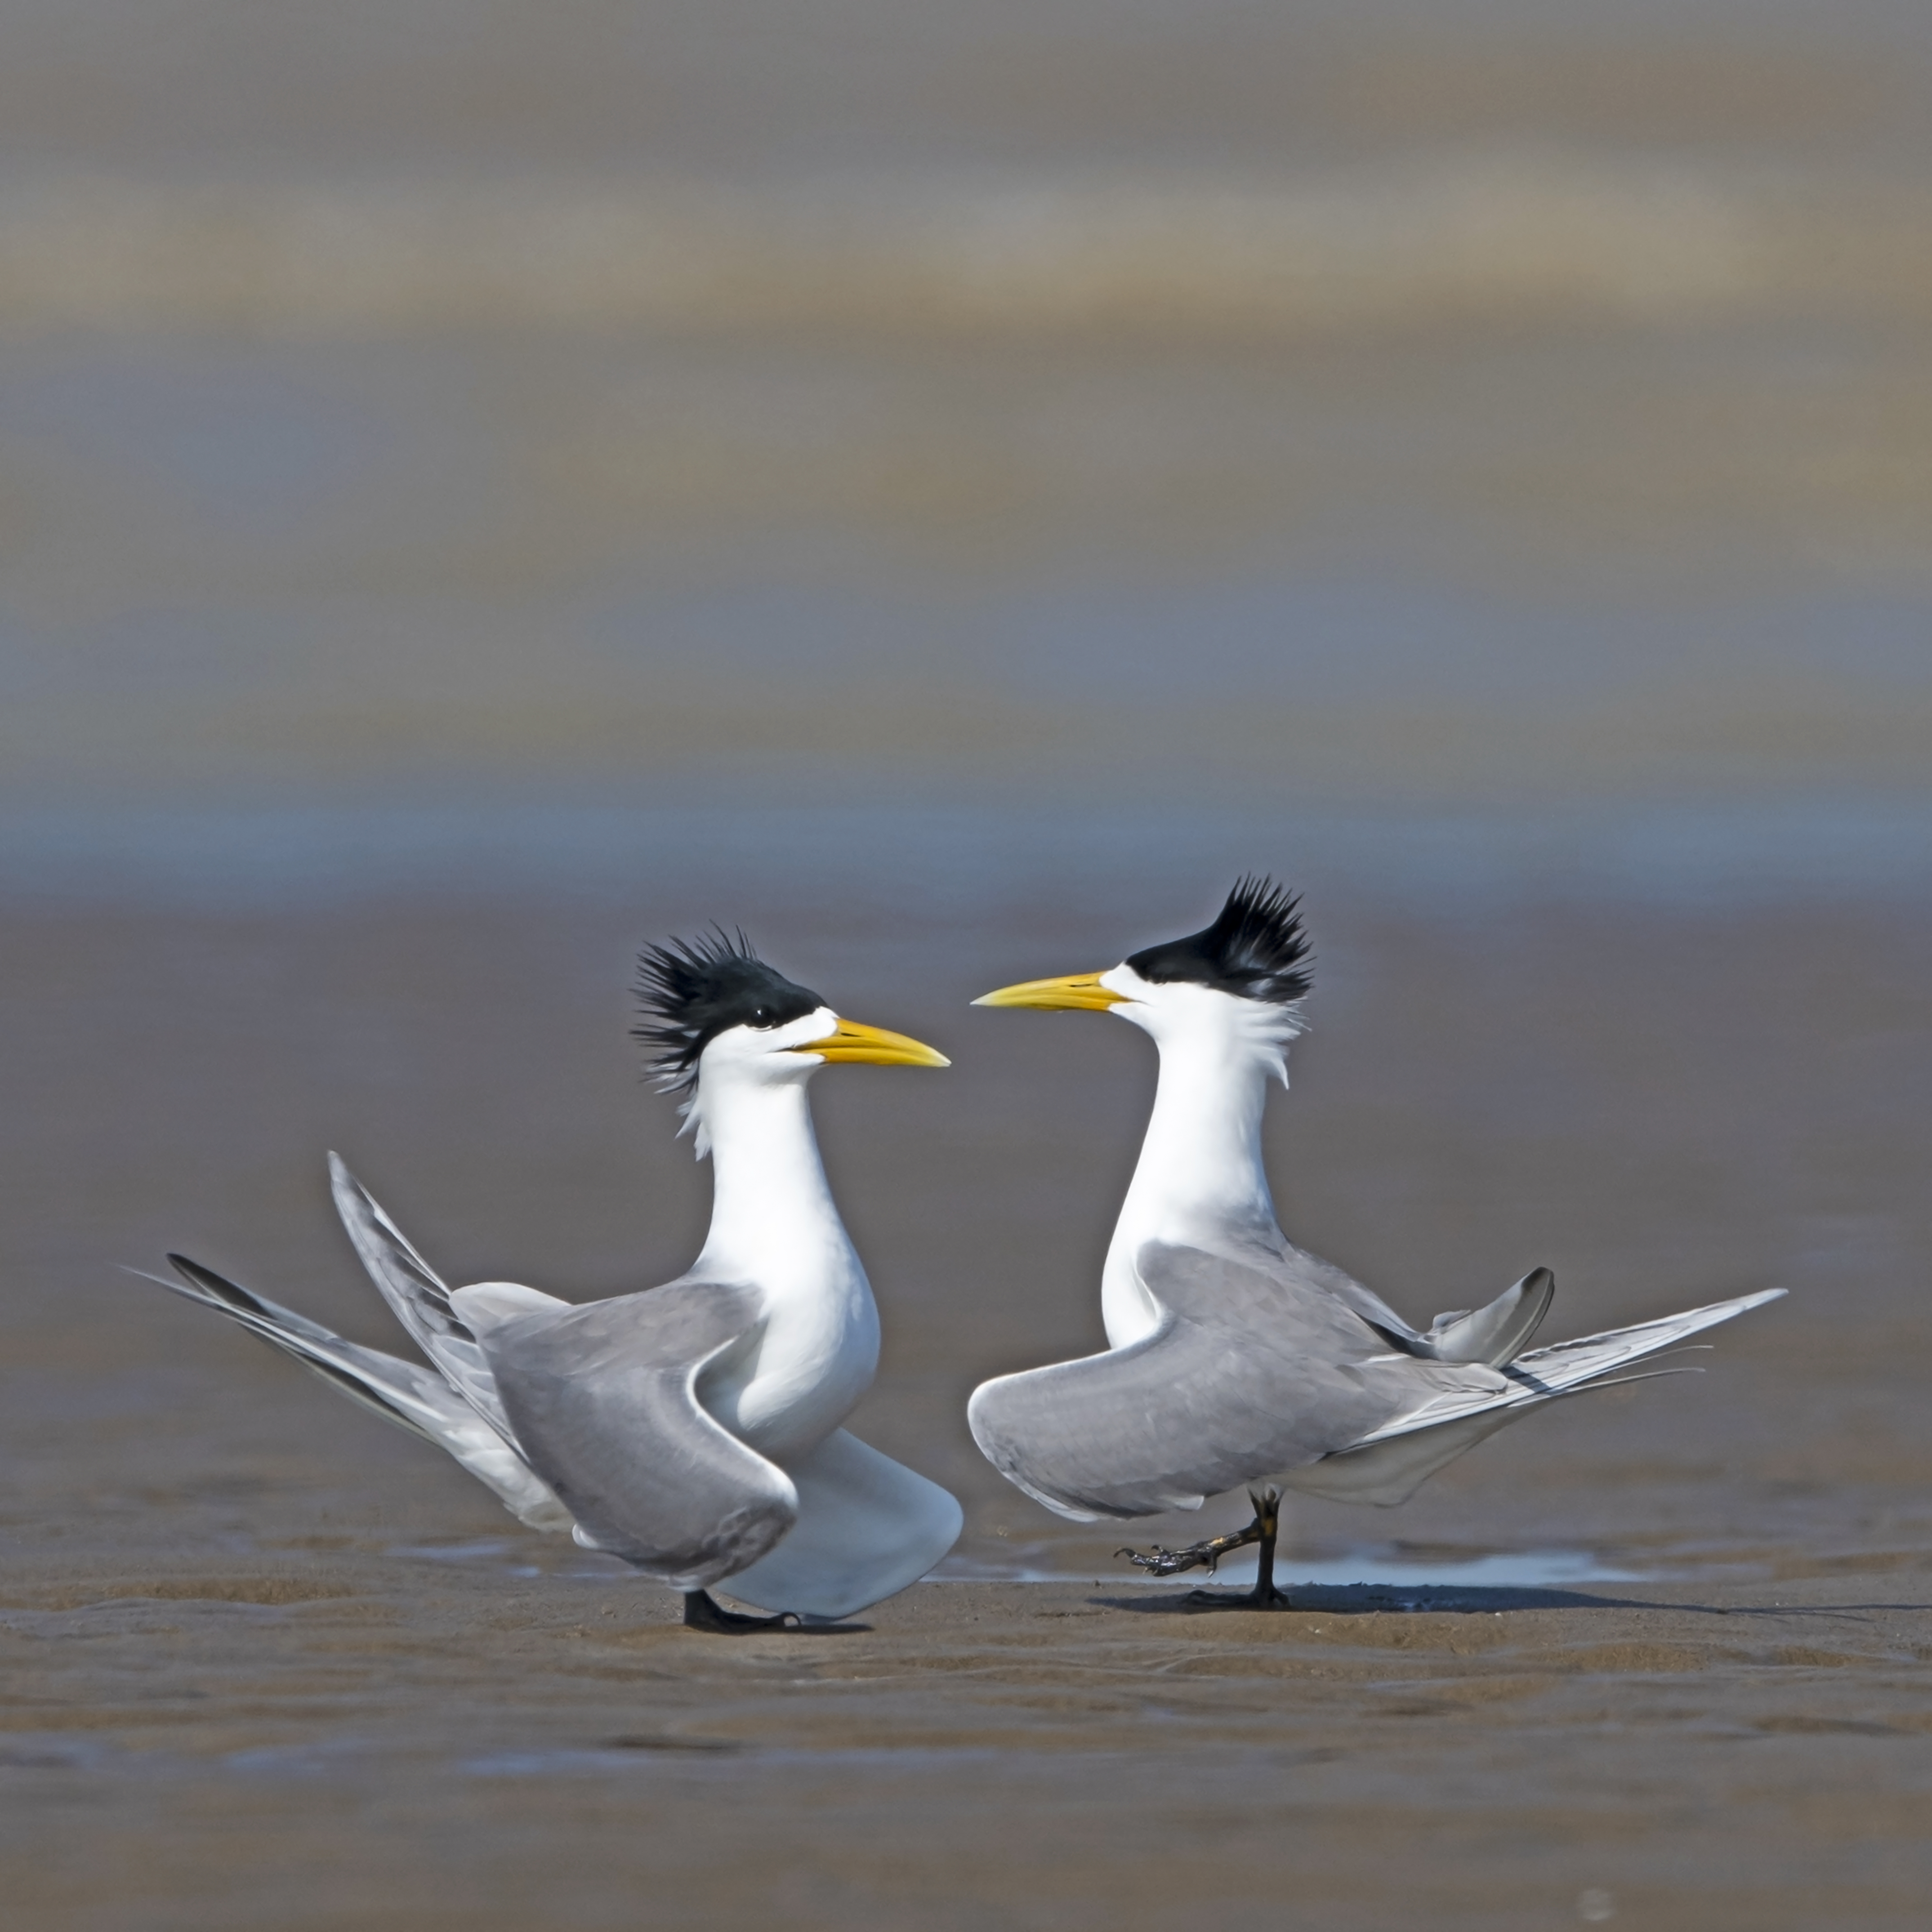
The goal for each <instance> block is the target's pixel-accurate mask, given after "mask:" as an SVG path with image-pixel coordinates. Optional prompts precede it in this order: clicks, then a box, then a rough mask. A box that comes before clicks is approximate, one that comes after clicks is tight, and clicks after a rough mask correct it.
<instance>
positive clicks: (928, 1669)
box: [0, 1534, 1932, 1932]
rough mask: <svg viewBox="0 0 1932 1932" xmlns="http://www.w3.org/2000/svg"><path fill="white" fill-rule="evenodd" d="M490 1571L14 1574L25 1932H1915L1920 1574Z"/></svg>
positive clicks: (334, 1552)
mask: <svg viewBox="0 0 1932 1932" xmlns="http://www.w3.org/2000/svg"><path fill="white" fill-rule="evenodd" d="M495 1567H496V1570H497V1574H489V1569H490V1566H487V1565H478V1564H476V1563H475V1562H470V1563H463V1562H448V1561H439V1560H438V1559H437V1558H435V1557H434V1556H431V1555H430V1554H429V1553H428V1552H427V1551H425V1550H417V1551H415V1552H412V1553H408V1554H406V1555H398V1554H397V1553H395V1551H394V1550H393V1549H391V1550H383V1549H381V1548H378V1547H372V1546H371V1544H370V1543H369V1542H368V1541H367V1540H366V1539H365V1538H359V1537H356V1536H354V1535H349V1534H338V1535H334V1536H331V1535H320V1534H318V1535H308V1536H302V1537H297V1538H290V1539H289V1540H288V1541H287V1542H286V1543H285V1544H282V1545H281V1546H280V1547H275V1548H274V1549H272V1550H262V1551H260V1552H259V1553H257V1554H256V1555H255V1556H254V1558H253V1560H248V1559H243V1558H242V1557H241V1556H239V1554H237V1553H220V1552H217V1551H215V1550H208V1551H207V1552H205V1553H197V1557H196V1559H191V1560H184V1559H183V1558H182V1557H181V1556H179V1555H177V1556H175V1558H174V1559H173V1560H172V1561H170V1560H167V1559H164V1558H162V1557H160V1556H159V1555H158V1554H157V1557H156V1559H155V1560H154V1561H152V1562H147V1563H143V1564H140V1565H132V1566H130V1565H127V1564H126V1563H125V1562H124V1563H123V1565H122V1566H121V1568H118V1570H115V1569H110V1568H106V1567H97V1566H95V1565H87V1566H81V1567H80V1568H77V1567H76V1566H74V1565H68V1564H66V1563H59V1564H46V1565H36V1566H34V1570H35V1571H37V1572H40V1573H41V1574H33V1573H31V1572H30V1573H29V1574H28V1575H26V1576H23V1575H22V1574H20V1571H17V1570H13V1571H10V1575H9V1577H8V1582H7V1604H6V1607H5V1612H4V1614H0V1628H4V1630H5V1645H6V1652H7V1670H8V1673H9V1681H10V1685H11V1687H12V1688H11V1691H10V1696H9V1698H8V1709H7V1713H6V1723H7V1735H6V1736H5V1739H4V1742H0V1778H4V1779H5V1783H6V1786H7V1793H8V1796H7V1805H6V1808H5V1817H6V1824H5V1835H6V1839H7V1847H8V1853H9V1862H8V1870H7V1892H8V1895H9V1897H10V1900H11V1901H12V1903H11V1906H10V1912H14V1913H20V1914H23V1916H21V1917H20V1918H17V1919H16V1920H15V1921H14V1922H16V1923H17V1924H23V1925H24V1924H31V1925H34V1926H35V1927H43V1926H44V1927H56V1926H58V1927H87V1928H90V1932H92V1928H101V1932H109V1928H121V1927H130V1928H132V1927H139V1928H142V1932H149V1928H161V1927H166V1928H174V1927H181V1928H187V1927H238V1928H239V1927H250V1926H256V1925H260V1924H263V1923H264V1922H267V1921H272V1922H274V1923H275V1924H278V1925H281V1926H287V1927H311V1926H314V1927H323V1926H329V1927H341V1926H347V1925H351V1924H353V1925H355V1926H357V1927H371V1928H381V1932H390V1928H394V1929H395V1932H404V1928H409V1932H425V1929H426V1928H435V1932H440V1928H443V1927H490V1928H496V1927H502V1928H506V1932H507V1928H511V1927H529V1926H533V1925H543V1926H556V1927H624V1926H630V1925H634V1924H640V1923H647V1924H654V1925H659V1924H661V1925H674V1926H693V1927H696V1926H703V1927H722V1926H738V1925H746V1924H766V1923H769V1924H785V1925H788V1926H799V1927H828V1928H829V1927H850V1926H879V1927H887V1926H895V1925H905V1924H919V1925H922V1926H926V1925H933V1926H944V1927H980V1926H985V1927H995V1926H1025V1927H1056V1928H1058V1927H1106V1926H1122V1925H1126V1926H1148V1927H1153V1926H1157V1925H1166V1924H1172V1923H1174V1922H1175V1920H1176V1918H1178V1917H1180V1916H1182V1915H1187V1916H1190V1917H1192V1916H1194V1915H1207V1914H1211V1915H1214V1917H1216V1918H1217V1919H1218V1918H1222V1917H1223V1916H1224V1915H1236V1916H1242V1917H1247V1918H1251V1919H1255V1920H1257V1921H1259V1922H1261V1923H1264V1924H1274V1925H1308V1926H1311V1927H1313V1926H1318V1925H1319V1926H1325V1927H1326V1926H1346V1927H1364V1928H1367V1927H1385V1926H1391V1925H1396V1924H1417V1923H1421V1922H1425V1921H1426V1922H1427V1923H1430V1924H1443V1925H1450V1926H1457V1927H1472V1928H1473V1927H1538V1926H1556V1925H1562V1924H1571V1923H1575V1922H1578V1921H1584V1922H1590V1921H1600V1920H1607V1919H1610V1918H1615V1920H1616V1921H1617V1922H1618V1923H1628V1924H1637V1925H1643V1926H1655V1927H1682V1928H1685V1932H1691V1928H1697V1932H1719V1929H1720V1928H1721V1932H1730V1928H1733V1927H1735V1928H1737V1929H1738V1932H1747V1929H1748V1932H1758V1928H1762V1927H1786V1926H1789V1927H1815V1926H1824V1925H1828V1924H1858V1925H1860V1926H1870V1927H1880V1926H1886V1927H1890V1926H1896V1927H1901V1928H1903V1927H1909V1926H1916V1925H1918V1924H1921V1923H1922V1922H1923V1906H1924V1897H1925V1885H1926V1881H1927V1870H1926V1859H1927V1823H1928V1812H1932V1789H1928V1785H1932V1692H1929V1691H1928V1689H1927V1679H1926V1675H1925V1662H1926V1660H1927V1658H1928V1657H1932V1601H1928V1591H1929V1590H1932V1578H1928V1576H1927V1565H1925V1563H1924V1562H1923V1561H1916V1562H1912V1563H1910V1564H1909V1565H1904V1566H1901V1567H1900V1568H1888V1569H1885V1570H1884V1571H1878V1572H1873V1571H1869V1570H1857V1569H1851V1570H1843V1569H1827V1570H1824V1571H1823V1574H1814V1575H1811V1576H1808V1577H1785V1578H1784V1579H1782V1580H1780V1581H1779V1582H1778V1583H1777V1584H1776V1585H1775V1586H1774V1587H1772V1588H1769V1589H1767V1588H1764V1587H1762V1586H1739V1585H1735V1584H1733V1585H1730V1586H1721V1587H1717V1588H1712V1587H1708V1586H1707V1587H1701V1588H1686V1587H1684V1586H1678V1587H1675V1588H1661V1589H1659V1588H1641V1589H1639V1588H1631V1587H1628V1586H1625V1587H1623V1588H1610V1587H1605V1588H1602V1589H1597V1590H1594V1591H1588V1592H1585V1591H1577V1592H1547V1593H1538V1592H1509V1591H1490V1592H1484V1591H1475V1592H1454V1591H1446V1592H1430V1593H1428V1594H1427V1595H1424V1596H1421V1597H1420V1598H1418V1596H1417V1595H1415V1593H1409V1594H1406V1595H1405V1594H1403V1593H1401V1592H1387V1591H1383V1592H1378V1591H1373V1590H1369V1589H1323V1590H1318V1591H1314V1592H1310V1593H1309V1595H1308V1596H1307V1607H1306V1608H1304V1609H1302V1610H1298V1611H1295V1612H1291V1613H1280V1614H1276V1615H1273V1616H1259V1615H1250V1614H1243V1615H1220V1614H1202V1613H1195V1614H1187V1613H1184V1612H1183V1611H1182V1610H1180V1609H1179V1607H1178V1592H1172V1591H1168V1590H1147V1591H1135V1590H1133V1589H1123V1588H1122V1587H1121V1586H1120V1585H1119V1583H1118V1581H1112V1582H1109V1583H1105V1584H1103V1586H1101V1587H1100V1588H1098V1589H1095V1588H1091V1587H1087V1586H1073V1585H1060V1586H1048V1585H1039V1586H1025V1585H967V1584H944V1583H929V1584H926V1585H922V1586H917V1587H916V1588H915V1589H913V1590H912V1591H910V1592H907V1593H906V1594H905V1595H902V1596H901V1597H900V1598H898V1599H897V1600H895V1601H893V1602H892V1603H890V1604H886V1605H883V1606H882V1607H880V1609H879V1610H877V1611H876V1612H875V1613H872V1614H871V1615H870V1616H868V1617H866V1618H865V1619H863V1620H862V1622H863V1623H864V1625H866V1626H868V1628H860V1629H855V1630H853V1631H851V1632H850V1633H849V1634H833V1633H829V1632H828V1633H807V1634H785V1635H772V1636H760V1637H756V1638H752V1639H748V1640H741V1641H718V1640H706V1639H705V1638H704V1637H701V1636H700V1635H697V1634H693V1633H691V1632H688V1631H684V1630H682V1629H681V1628H678V1627H677V1626H676V1625H675V1624H674V1623H673V1622H671V1620H670V1613H669V1611H668V1610H667V1609H666V1608H664V1607H661V1599H659V1598H655V1597H654V1596H649V1595H646V1593H644V1592H640V1591H638V1590H637V1589H634V1588H631V1589H626V1588H625V1587H623V1586H621V1585H619V1584H615V1583H610V1582H608V1581H604V1582H601V1583H586V1582H584V1581H581V1580H571V1579H562V1578H557V1577H514V1578H513V1577H509V1576H506V1575H504V1574H501V1573H502V1569H503V1568H505V1567H507V1566H503V1565H497V1566H495Z"/></svg>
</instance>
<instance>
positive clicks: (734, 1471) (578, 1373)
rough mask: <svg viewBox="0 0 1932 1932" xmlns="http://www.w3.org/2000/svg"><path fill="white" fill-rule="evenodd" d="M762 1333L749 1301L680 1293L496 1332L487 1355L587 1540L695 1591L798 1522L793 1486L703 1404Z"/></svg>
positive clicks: (742, 1564) (531, 1456) (534, 1318)
mask: <svg viewBox="0 0 1932 1932" xmlns="http://www.w3.org/2000/svg"><path fill="white" fill-rule="evenodd" d="M761 1320H762V1311H761V1307H760V1298H759V1297H758V1295H757V1293H756V1292H755V1291H754V1290H753V1289H750V1288H747V1287H744V1286H739V1285H736V1284H732V1283H720V1282H707V1281H676V1282H672V1283H670V1284H668V1285H667V1286H665V1287H663V1288H658V1289H650V1290H649V1291H648V1292H646V1293H644V1294H642V1295H620V1296H618V1297H617V1298H615V1299H613V1300H612V1301H598V1302H592V1303H590V1304H588V1305H586V1306H585V1307H575V1308H569V1309H566V1310H562V1311H561V1312H559V1311H555V1310H542V1311H540V1312H538V1313H534V1314H531V1315H526V1316H521V1317H520V1318H518V1319H515V1320H513V1321H508V1322H502V1323H499V1324H496V1325H493V1326H492V1327H490V1328H488V1329H487V1330H486V1331H484V1334H483V1335H482V1336H481V1339H480V1344H479V1346H480V1347H481V1351H482V1352H483V1354H484V1356H485V1358H487V1363H488V1367H489V1369H490V1373H491V1375H492V1376H493V1384H494V1387H495V1389H496V1394H497V1396H498V1397H499V1400H501V1402H502V1406H503V1409H504V1412H505V1415H506V1416H507V1418H508V1422H509V1424H510V1427H511V1429H512V1430H514V1432H515V1436H516V1440H517V1443H518V1445H520V1447H521V1448H522V1450H523V1454H524V1456H525V1457H526V1458H527V1459H528V1460H529V1464H530V1466H531V1467H532V1469H535V1471H536V1472H537V1473H538V1475H540V1476H541V1477H542V1478H543V1479H544V1481H545V1482H547V1484H549V1485H550V1487H551V1488H552V1489H553V1490H555V1491H556V1493H557V1495H558V1496H559V1497H560V1498H562V1501H563V1502H564V1504H565V1507H567V1508H568V1509H569V1511H571V1514H572V1515H574V1517H576V1519H577V1523H578V1524H579V1526H580V1528H581V1529H582V1530H583V1533H584V1535H585V1537H586V1539H587V1540H588V1541H590V1542H592V1543H593V1544H595V1546H596V1547H598V1548H599V1549H601V1550H608V1551H610V1553H612V1554H613V1556H621V1557H622V1558H623V1559H624V1560H625V1562H628V1563H631V1564H634V1565H636V1566H637V1568H639V1569H640V1570H643V1571H647V1572H648V1573H649V1574H651V1575H652V1576H654V1577H658V1578H659V1579H660V1580H662V1581H663V1582H665V1583H669V1584H670V1585H672V1586H673V1587H674V1588H676V1589H681V1590H695V1589H704V1588H706V1587H707V1586H709V1585H711V1584H712V1583H719V1582H721V1581H722V1580H724V1578H725V1577H729V1576H731V1575H733V1574H735V1573H736V1572H737V1571H740V1570H742V1569H745V1568H747V1567H748V1565H751V1564H752V1563H754V1562H756V1561H757V1559H758V1558H760V1556H763V1555H764V1554H765V1553H766V1551H767V1550H770V1549H772V1547H774V1546H775V1544H777V1543H778V1541H779V1539H780V1538H781V1537H783V1536H784V1534H785V1532H787V1530H789V1529H790V1528H791V1526H792V1525H793V1523H795V1522H796V1520H798V1493H797V1491H796V1490H795V1489H794V1488H793V1485H792V1482H791V1479H790V1478H789V1477H788V1476H787V1475H786V1474H785V1473H784V1471H783V1470H782V1469H779V1468H778V1466H777V1465H776V1464H775V1463H771V1462H769V1461H767V1460H766V1458H765V1457H763V1456H760V1454H758V1453H757V1451H756V1450H754V1449H751V1448H748V1447H747V1446H746V1445H745V1444H744V1443H742V1442H739V1439H737V1438H736V1436H733V1435H732V1434H731V1433H730V1431H729V1430H726V1429H725V1428H724V1427H722V1426H721V1424H719V1423H718V1422H717V1421H715V1419H714V1418H712V1416H711V1415H709V1413H707V1412H706V1409H705V1408H704V1406H703V1403H701V1402H700V1400H699V1399H698V1382H699V1378H700V1376H701V1375H702V1373H703V1371H704V1370H705V1368H706V1366H707V1365H709V1364H711V1363H712V1362H714V1361H716V1360H717V1358H719V1357H720V1356H721V1355H724V1353H725V1352H727V1350H729V1349H731V1348H732V1347H733V1345H734V1344H736V1343H741V1342H745V1341H747V1340H754V1339H755V1337H756V1334H757V1329H758V1327H759V1325H760V1322H761Z"/></svg>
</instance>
